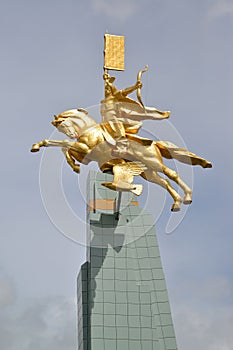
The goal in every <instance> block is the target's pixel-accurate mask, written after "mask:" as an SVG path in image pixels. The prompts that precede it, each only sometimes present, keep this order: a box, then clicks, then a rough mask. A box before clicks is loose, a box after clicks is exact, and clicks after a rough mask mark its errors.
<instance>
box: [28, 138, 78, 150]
mask: <svg viewBox="0 0 233 350" xmlns="http://www.w3.org/2000/svg"><path fill="white" fill-rule="evenodd" d="M71 144H72V142H69V141H67V140H61V141H59V140H46V139H44V140H42V141H40V142H38V143H34V144H33V145H32V148H31V152H38V151H39V150H40V147H51V146H53V147H69V146H71Z"/></svg>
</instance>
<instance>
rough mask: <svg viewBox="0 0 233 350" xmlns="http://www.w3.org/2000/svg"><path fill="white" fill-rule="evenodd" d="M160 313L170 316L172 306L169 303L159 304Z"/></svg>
mask: <svg viewBox="0 0 233 350" xmlns="http://www.w3.org/2000/svg"><path fill="white" fill-rule="evenodd" d="M158 307H159V312H160V313H161V314H169V313H170V306H169V303H168V302H165V303H158Z"/></svg>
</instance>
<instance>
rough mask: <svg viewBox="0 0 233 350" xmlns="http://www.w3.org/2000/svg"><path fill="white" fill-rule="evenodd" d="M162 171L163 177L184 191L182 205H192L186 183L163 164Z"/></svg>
mask: <svg viewBox="0 0 233 350" xmlns="http://www.w3.org/2000/svg"><path fill="white" fill-rule="evenodd" d="M162 171H163V173H164V175H166V176H167V177H169V179H171V180H173V181H175V182H176V183H177V184H178V185H179V186H180V187H181V188H182V190H183V191H184V198H183V203H184V204H191V203H192V190H191V188H190V187H188V186H187V185H186V183H185V182H184V181H183V180H181V178H180V177H179V175H178V174H177V172H175V171H174V170H172V169H170V168H168V167H166V166H165V165H164V164H163V167H162Z"/></svg>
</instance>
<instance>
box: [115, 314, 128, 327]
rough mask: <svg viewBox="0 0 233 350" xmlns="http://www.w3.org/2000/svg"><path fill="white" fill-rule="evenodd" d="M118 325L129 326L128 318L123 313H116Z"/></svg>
mask: <svg viewBox="0 0 233 350" xmlns="http://www.w3.org/2000/svg"><path fill="white" fill-rule="evenodd" d="M116 325H117V326H128V318H127V317H126V316H123V315H116Z"/></svg>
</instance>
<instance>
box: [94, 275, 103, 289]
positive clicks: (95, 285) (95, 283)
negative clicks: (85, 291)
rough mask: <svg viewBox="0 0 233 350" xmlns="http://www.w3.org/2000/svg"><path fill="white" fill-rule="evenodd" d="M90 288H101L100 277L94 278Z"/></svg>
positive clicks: (101, 281)
mask: <svg viewBox="0 0 233 350" xmlns="http://www.w3.org/2000/svg"><path fill="white" fill-rule="evenodd" d="M91 289H92V290H96V289H98V290H101V291H102V290H103V280H102V279H101V278H97V279H96V280H94V282H93V284H92V285H91Z"/></svg>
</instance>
